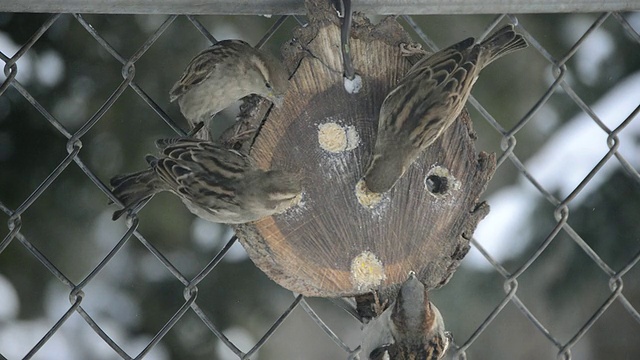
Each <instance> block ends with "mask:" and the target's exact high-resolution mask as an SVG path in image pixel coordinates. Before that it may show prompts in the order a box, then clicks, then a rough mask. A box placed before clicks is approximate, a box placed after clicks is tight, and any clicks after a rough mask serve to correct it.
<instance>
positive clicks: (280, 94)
mask: <svg viewBox="0 0 640 360" xmlns="http://www.w3.org/2000/svg"><path fill="white" fill-rule="evenodd" d="M249 62H250V63H251V64H252V66H253V68H254V69H255V70H256V71H257V72H258V74H259V75H260V76H258V77H256V78H255V80H256V83H255V84H254V89H255V93H256V94H257V95H260V96H263V97H265V98H267V99H268V100H269V101H271V102H272V103H273V104H274V105H275V106H276V107H280V106H282V104H283V103H284V94H285V93H286V92H287V89H289V74H288V73H287V70H286V69H285V67H284V65H283V64H282V62H280V60H278V59H277V58H276V57H275V56H273V55H271V54H270V53H267V52H264V51H261V50H256V52H255V54H254V55H253V56H251V57H249Z"/></svg>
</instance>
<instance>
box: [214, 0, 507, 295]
mask: <svg viewBox="0 0 640 360" xmlns="http://www.w3.org/2000/svg"><path fill="white" fill-rule="evenodd" d="M328 3H329V2H328V1H308V2H307V7H308V10H309V19H310V24H309V26H307V27H303V28H299V29H297V30H296V31H295V33H294V36H295V37H294V38H293V39H292V40H291V41H289V42H288V43H286V44H285V45H284V46H283V54H284V56H285V64H286V65H287V67H288V68H289V69H291V70H292V72H293V75H292V77H291V80H290V82H291V86H290V90H289V92H288V93H287V94H286V99H285V103H284V105H283V106H282V107H280V108H277V109H276V108H273V109H271V110H270V111H268V112H267V111H264V110H265V109H266V105H265V104H260V105H258V106H256V107H255V108H254V109H252V110H251V111H248V112H245V113H249V114H251V116H248V117H246V118H244V119H240V120H241V121H239V122H238V123H237V126H238V127H246V126H247V124H250V123H253V124H254V126H256V127H258V126H259V131H258V132H257V135H256V136H255V138H254V139H253V142H246V143H244V144H243V146H244V147H245V148H247V147H249V146H250V149H249V154H250V157H251V158H252V159H253V160H254V161H255V163H256V164H258V166H259V167H261V168H263V169H271V168H274V169H282V170H288V171H292V172H297V173H299V174H300V175H301V176H302V179H303V180H302V184H303V188H304V192H303V195H302V200H301V202H300V203H299V204H298V205H297V206H294V207H293V208H290V209H289V210H287V211H286V212H284V213H282V214H279V215H275V216H271V217H268V218H264V219H261V220H259V221H256V222H253V223H248V224H243V225H238V226H235V230H236V234H237V236H238V238H239V240H240V242H241V243H242V245H243V246H244V248H245V249H246V250H247V252H248V253H249V256H250V257H251V259H252V260H253V262H254V263H255V264H256V265H257V266H258V267H259V268H260V269H261V270H262V271H264V272H265V273H266V274H267V275H268V276H269V277H270V278H271V279H273V280H274V281H275V282H277V283H278V284H280V285H281V286H283V287H285V288H287V289H289V290H291V291H294V292H296V293H300V294H303V295H306V296H322V297H343V296H355V295H361V294H366V293H369V292H371V291H372V290H378V291H381V292H382V293H385V292H390V291H395V290H396V289H397V288H398V286H399V284H401V283H402V282H404V281H405V280H406V279H407V276H408V274H409V272H410V271H414V272H415V273H416V274H417V276H418V278H419V279H420V280H421V281H422V282H423V283H424V284H425V286H426V287H427V288H428V289H432V288H437V287H440V286H442V285H444V284H445V283H446V282H447V281H448V280H449V278H450V277H451V276H452V274H453V272H454V271H455V269H456V268H457V267H458V265H459V263H460V261H461V260H462V258H463V257H464V256H465V255H466V254H467V252H468V251H469V240H470V238H471V235H472V233H473V231H474V230H475V228H476V226H477V224H478V222H479V221H480V220H481V219H482V218H483V217H484V216H485V215H486V214H487V213H488V211H489V207H488V205H487V204H486V203H484V202H479V200H478V199H479V197H480V195H481V193H482V191H483V190H484V189H485V186H486V184H487V182H488V180H489V179H490V178H491V176H492V175H493V172H494V171H495V157H494V156H493V155H489V154H487V153H484V152H480V153H479V154H478V153H476V151H475V148H474V141H475V134H474V132H473V130H472V127H471V120H470V118H469V115H468V113H467V112H466V111H464V112H463V113H462V115H460V117H459V118H458V119H457V121H456V122H455V123H454V125H452V126H451V127H450V128H449V129H448V130H447V131H446V132H445V133H444V134H443V135H442V136H441V137H440V138H439V139H438V140H437V141H436V142H435V143H434V144H433V145H431V146H430V147H429V148H428V149H427V151H425V152H424V154H423V155H422V156H421V157H420V158H419V159H418V160H417V161H416V162H415V163H414V164H413V165H412V166H411V168H410V169H409V170H408V171H407V173H406V174H405V175H404V176H403V177H402V178H401V179H400V181H398V183H397V184H396V185H395V187H394V188H393V189H392V190H391V191H389V192H387V193H385V194H383V195H382V198H381V199H378V200H379V201H377V202H374V203H373V204H369V205H370V206H367V205H366V201H365V205H363V204H362V203H361V202H362V201H363V199H359V198H358V196H356V184H357V183H358V181H359V180H360V179H361V177H362V176H363V171H364V170H365V169H366V167H367V165H368V164H369V160H370V157H371V151H372V148H373V144H374V142H375V136H376V129H377V124H378V113H379V110H380V106H381V104H382V101H383V100H384V98H385V96H386V95H387V93H388V92H389V91H390V90H391V89H392V88H393V86H394V85H395V84H396V83H397V81H398V80H399V79H401V78H402V76H403V74H405V72H406V71H407V70H408V69H409V68H410V66H411V62H410V61H409V60H410V58H407V57H404V56H402V54H401V47H400V44H402V43H405V44H409V43H411V39H410V38H409V36H408V34H406V32H405V31H404V30H403V29H402V27H401V26H400V25H399V24H398V23H397V22H396V20H395V19H394V18H391V17H390V18H387V19H385V20H383V21H381V22H380V23H379V24H378V25H375V26H373V25H372V24H371V23H370V22H369V21H368V20H367V19H366V18H364V17H363V16H360V15H356V16H355V17H354V19H353V27H352V29H351V38H350V55H351V59H352V61H353V67H354V69H355V72H356V74H357V75H358V76H359V77H360V78H361V79H362V88H361V89H360V90H359V91H353V89H347V88H348V86H347V87H345V79H344V77H343V60H342V53H341V39H340V34H341V32H340V19H339V18H338V17H337V15H336V11H335V10H334V9H332V8H331V7H330V6H329V5H328ZM348 90H351V91H348ZM260 108H262V111H257V110H256V109H260ZM265 113H266V114H267V115H264V114H265ZM258 124H261V125H258ZM237 132H238V129H235V133H237ZM223 140H227V142H228V141H230V137H229V136H228V135H227V137H226V139H223ZM236 145H238V144H236Z"/></svg>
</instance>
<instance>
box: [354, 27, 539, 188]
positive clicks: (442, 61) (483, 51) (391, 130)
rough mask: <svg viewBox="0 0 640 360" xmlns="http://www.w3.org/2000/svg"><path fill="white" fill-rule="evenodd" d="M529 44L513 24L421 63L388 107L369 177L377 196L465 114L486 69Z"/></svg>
mask: <svg viewBox="0 0 640 360" xmlns="http://www.w3.org/2000/svg"><path fill="white" fill-rule="evenodd" d="M527 46H528V44H527V42H526V41H525V40H524V38H523V37H522V36H521V35H519V34H517V33H516V32H515V31H514V30H513V25H507V26H505V27H503V28H501V29H500V30H498V31H496V32H495V33H493V34H492V35H491V36H489V37H488V38H487V39H486V40H485V41H483V42H481V43H479V44H477V43H475V39H474V38H468V39H466V40H463V41H461V42H459V43H457V44H455V45H452V46H450V47H448V48H446V49H443V50H440V51H438V52H436V53H435V54H433V55H431V56H425V57H424V58H422V59H421V60H420V61H418V62H417V63H416V64H415V65H414V66H413V67H412V68H411V69H410V70H409V72H408V73H407V74H406V75H405V76H404V78H403V79H402V80H400V82H399V83H398V85H397V86H396V87H395V88H394V89H393V90H392V91H391V92H390V93H389V95H387V97H386V98H385V99H384V102H383V103H382V107H381V109H380V118H379V120H378V135H377V138H376V144H375V147H374V150H373V157H372V160H371V163H370V164H369V168H368V169H367V171H366V172H365V176H364V179H365V183H366V185H367V188H368V189H369V190H370V191H372V192H375V193H382V192H386V191H388V190H389V189H391V188H392V187H393V185H394V184H395V183H396V181H398V179H399V178H400V177H402V175H403V174H404V172H405V171H406V170H407V169H408V168H409V166H410V165H411V164H412V163H413V161H414V160H415V159H416V158H417V157H418V156H419V155H420V154H421V153H422V151H423V150H424V149H426V148H427V147H428V146H429V145H431V144H432V143H433V142H434V141H435V140H436V139H437V138H438V136H440V135H441V134H442V133H443V132H444V131H445V130H446V129H447V128H448V127H449V126H450V125H451V124H452V123H453V121H454V120H455V119H456V118H457V117H458V115H460V112H462V109H463V108H464V105H465V103H466V102H467V98H468V97H469V93H470V92H471V87H472V86H473V84H474V83H475V81H476V80H477V78H478V74H479V73H480V71H481V70H482V69H483V68H484V67H485V66H487V65H489V64H490V63H491V62H492V61H494V60H496V59H498V58H500V57H502V56H503V55H506V54H508V53H511V52H513V51H516V50H519V49H523V48H525V47H527Z"/></svg>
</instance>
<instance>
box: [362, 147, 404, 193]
mask: <svg viewBox="0 0 640 360" xmlns="http://www.w3.org/2000/svg"><path fill="white" fill-rule="evenodd" d="M406 169H407V168H406V166H405V164H404V161H403V159H402V157H397V156H395V152H394V153H390V152H386V153H382V154H376V155H374V156H373V159H372V161H371V164H370V165H369V168H367V171H366V172H365V175H364V182H365V184H366V185H367V188H368V189H369V191H372V192H375V193H384V192H387V191H389V190H391V188H392V187H393V185H395V183H396V182H397V181H398V179H400V177H402V175H403V174H404V173H405V171H406Z"/></svg>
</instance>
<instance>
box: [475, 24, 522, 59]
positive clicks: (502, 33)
mask: <svg viewBox="0 0 640 360" xmlns="http://www.w3.org/2000/svg"><path fill="white" fill-rule="evenodd" d="M480 46H481V47H482V49H483V50H485V51H487V55H486V56H487V57H486V59H487V61H486V63H485V64H484V66H486V65H488V64H490V63H491V62H493V61H494V60H496V59H498V58H500V57H502V56H504V55H507V54H509V53H512V52H514V51H516V50H520V49H524V48H526V47H527V46H529V44H528V43H527V41H526V40H525V39H524V38H523V37H522V35H520V34H518V33H516V32H515V31H514V30H513V25H507V26H505V27H503V28H501V29H500V30H498V31H496V32H494V33H493V34H491V35H490V36H489V37H488V38H487V39H485V40H484V41H483V42H482V43H480Z"/></svg>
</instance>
